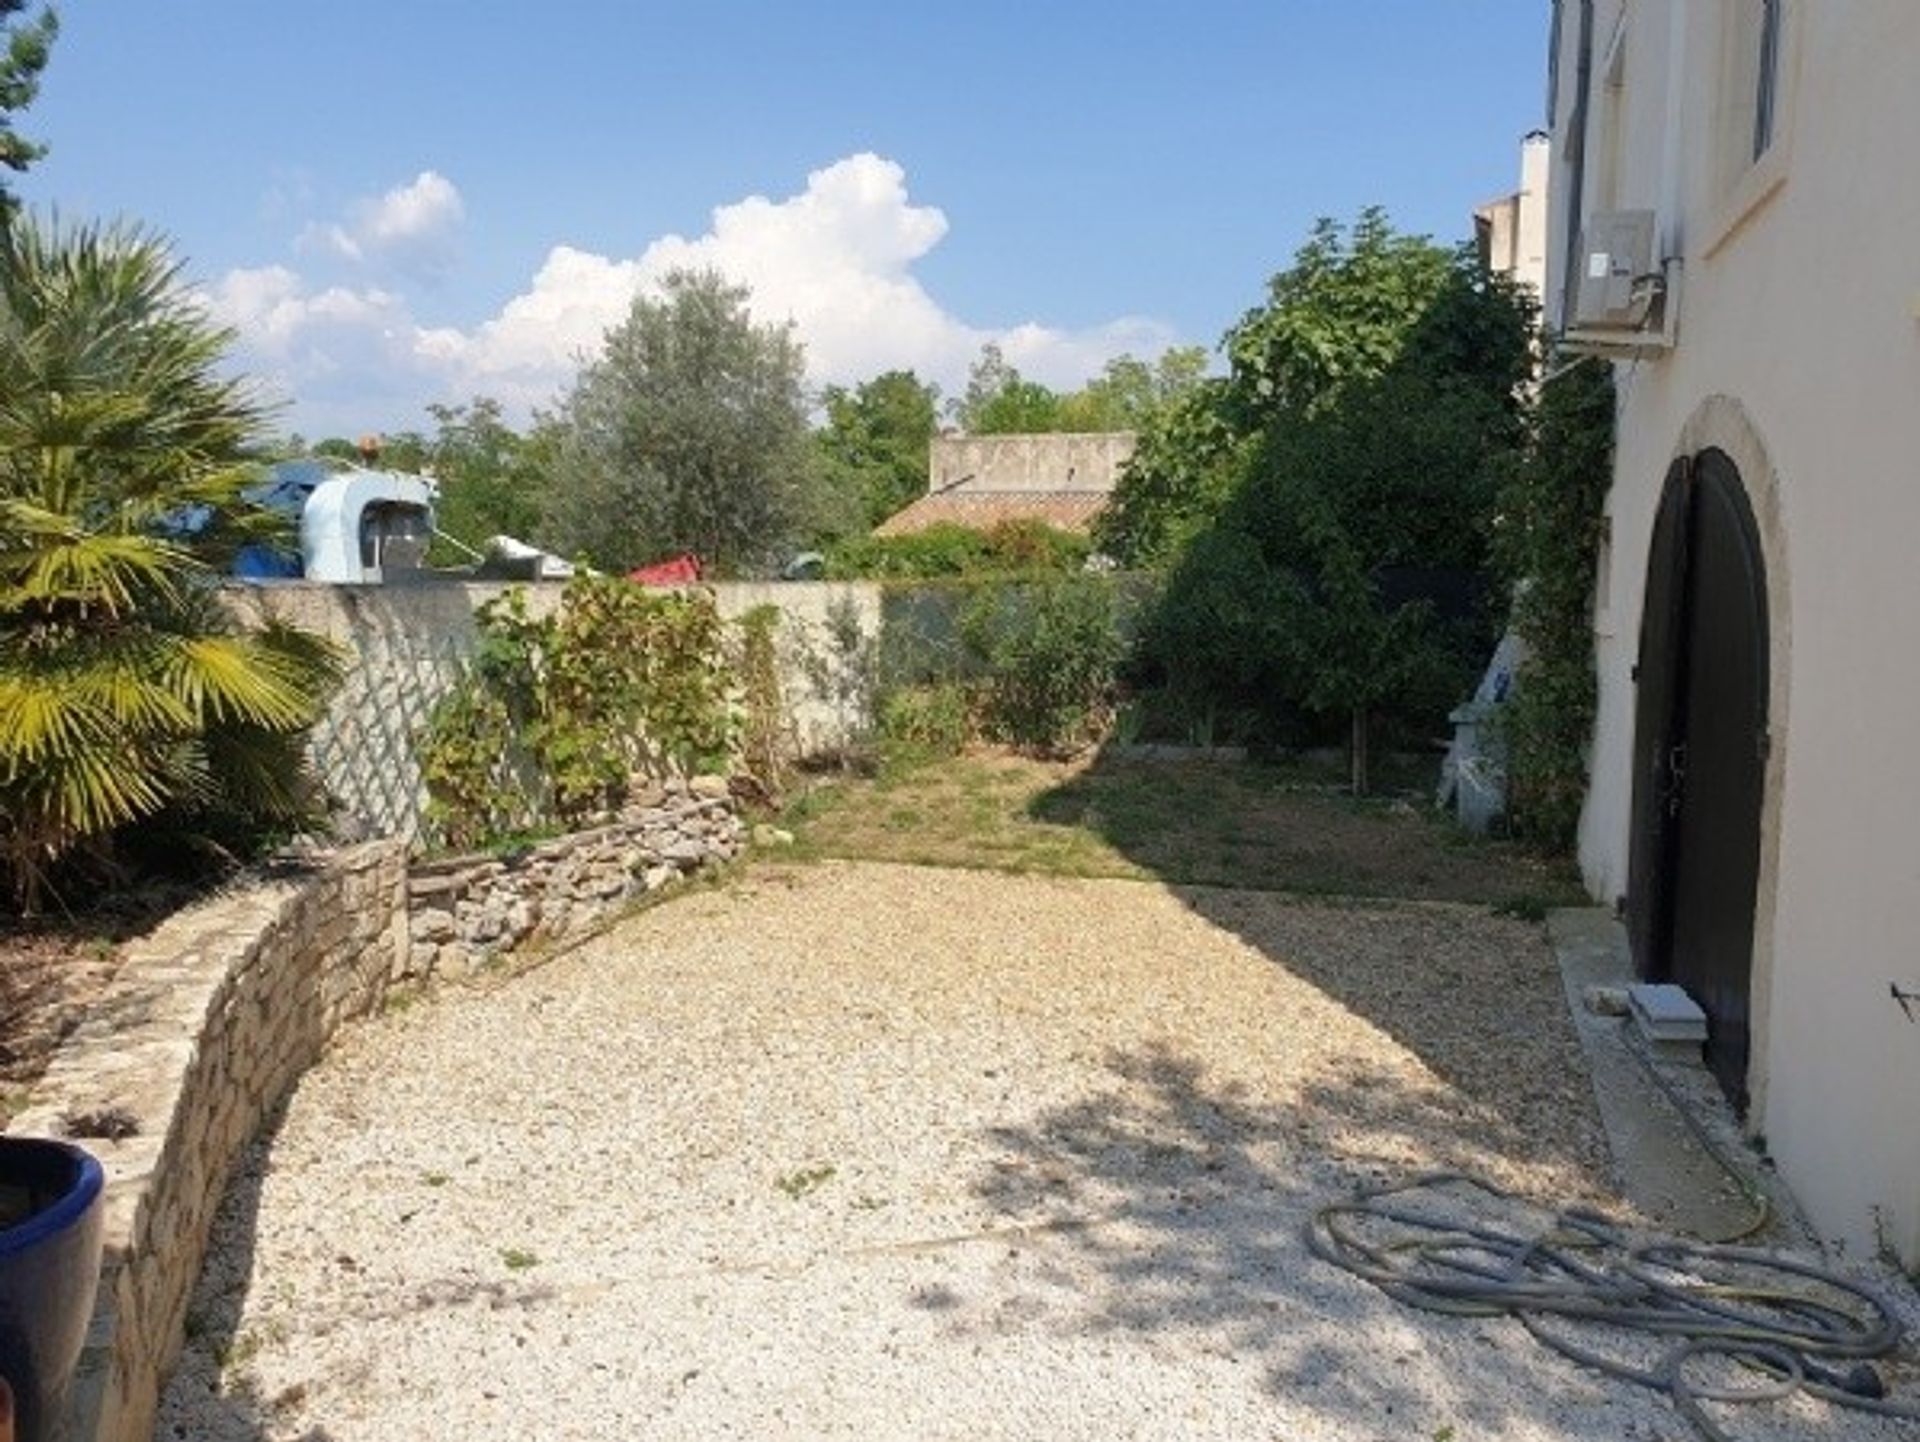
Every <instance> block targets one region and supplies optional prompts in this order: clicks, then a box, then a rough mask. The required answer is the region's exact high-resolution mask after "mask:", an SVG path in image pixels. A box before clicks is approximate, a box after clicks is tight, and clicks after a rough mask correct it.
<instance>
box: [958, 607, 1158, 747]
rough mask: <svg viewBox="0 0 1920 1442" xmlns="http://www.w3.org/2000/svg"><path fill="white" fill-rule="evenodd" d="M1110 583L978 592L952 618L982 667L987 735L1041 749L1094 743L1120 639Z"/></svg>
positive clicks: (1108, 712) (1109, 703) (1102, 724)
mask: <svg viewBox="0 0 1920 1442" xmlns="http://www.w3.org/2000/svg"><path fill="white" fill-rule="evenodd" d="M1119 622H1120V617H1119V609H1118V607H1117V605H1116V604H1115V595H1114V587H1113V585H1112V583H1111V582H1110V581H1108V580H1107V579H1105V578H1103V577H1099V576H1087V575H1081V576H1070V577H1065V578H1062V579H1060V580H1049V581H1039V582H1034V583H1032V584H1029V585H1022V586H1006V587H1001V588H997V589H995V590H991V591H983V592H982V593H981V594H980V595H979V596H977V597H976V598H975V600H974V602H973V604H972V605H970V606H969V607H968V608H967V610H966V612H965V613H964V614H963V615H962V616H961V619H960V632H961V636H962V638H963V640H964V641H965V643H966V646H967V649H968V650H969V651H970V652H971V653H972V654H973V655H974V656H975V657H976V658H978V660H979V661H980V663H981V664H982V666H983V668H984V671H985V681H984V683H983V687H982V722H983V726H984V729H985V731H986V733H987V735H988V736H990V737H992V738H993V739H995V740H1000V741H1006V742H1010V743H1011V744H1013V745H1016V746H1026V747H1031V748H1034V749H1037V750H1042V751H1062V750H1070V749H1073V748H1076V747H1079V746H1083V745H1086V744H1088V743H1090V742H1093V741H1096V740H1098V739H1099V737H1100V736H1101V735H1102V734H1103V733H1104V731H1105V729H1106V726H1107V725H1108V723H1109V721H1110V720H1111V718H1112V714H1113V702H1114V690H1115V683H1116V677H1117V675H1118V671H1119V666H1120V661H1121V657H1122V656H1123V655H1124V653H1125V649H1126V645H1125V641H1124V640H1123V638H1122V636H1121V631H1120V624H1119Z"/></svg>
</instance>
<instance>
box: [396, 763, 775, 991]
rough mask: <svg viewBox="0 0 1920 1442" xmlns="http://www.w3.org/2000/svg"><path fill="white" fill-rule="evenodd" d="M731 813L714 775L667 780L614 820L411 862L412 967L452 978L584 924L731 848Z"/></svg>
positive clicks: (725, 855)
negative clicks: (510, 849)
mask: <svg viewBox="0 0 1920 1442" xmlns="http://www.w3.org/2000/svg"><path fill="white" fill-rule="evenodd" d="M741 831H742V828H741V825H740V819H739V818H738V817H737V816H736V815H735V814H734V812H733V806H732V803H731V802H730V801H729V799H728V794H727V783H726V779H725V778H724V777H719V776H696V777H694V778H693V780H691V781H669V782H667V783H665V784H664V785H663V786H658V787H655V788H654V789H653V790H652V791H651V792H650V793H648V794H644V795H641V796H639V797H636V798H635V799H634V800H633V801H632V802H630V803H629V804H628V806H627V808H626V809H625V810H624V811H623V812H622V813H621V814H620V816H619V817H618V818H616V819H615V820H613V821H611V822H609V823H608V824H607V825H604V826H599V827H596V828H594V829H593V830H590V831H576V832H573V833H571V834H569V835H566V836H561V837H556V838H555V839H554V840H552V841H546V842H542V843H540V844H539V845H537V846H533V847H530V848H529V849H528V850H526V851H524V852H520V853H518V854H515V855H511V856H505V857H497V856H466V857H456V858H453V859H450V860H447V861H437V862H431V863H427V864H425V865H417V866H415V867H414V868H413V872H412V875H411V877H410V878H409V880H408V893H409V903H410V907H411V912H410V917H409V921H408V927H409V930H410V932H411V935H412V945H413V953H414V961H413V965H414V967H415V968H416V969H417V970H419V971H421V972H431V973H435V974H438V975H441V976H458V975H462V974H464V973H466V972H469V971H472V970H473V969H474V968H475V967H476V966H479V965H480V964H481V963H483V962H485V961H486V960H487V959H488V958H489V957H491V956H493V955H495V954H496V953H498V952H501V951H506V950H509V949H511V948H513V947H515V946H518V945H519V944H520V943H521V942H523V941H526V940H527V939H529V938H533V939H536V940H547V939H554V938H561V937H566V936H570V935H573V934H575V933H578V932H581V931H584V930H586V929H588V928H590V927H592V926H594V925H595V924H597V923H598V922H599V921H600V920H601V919H602V918H604V917H605V915H606V914H607V913H608V912H609V911H611V910H614V909H617V908H619V907H620V906H623V905H624V904H625V903H626V902H627V901H628V900H630V899H631V898H633V897H635V896H639V895H642V894H644V893H646V892H650V891H658V890H659V889H660V888H661V887H663V886H666V885H667V884H668V883H670V882H672V881H675V880H677V879H678V878H679V877H680V876H682V875H683V874H685V873H687V872H690V871H695V870H698V869H699V868H701V867H703V866H712V865H716V864H718V863H720V862H723V861H729V860H731V859H732V858H733V857H735V856H736V855H738V854H739V851H740V845H741Z"/></svg>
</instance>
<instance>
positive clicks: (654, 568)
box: [627, 551, 700, 586]
mask: <svg viewBox="0 0 1920 1442" xmlns="http://www.w3.org/2000/svg"><path fill="white" fill-rule="evenodd" d="M627 579H628V580H629V581H638V582H639V583H640V584H641V585H643V586H691V585H693V584H694V583H695V582H696V581H698V580H699V579H700V558H699V557H698V556H696V555H694V554H693V552H691V551H686V552H683V553H682V554H680V555H678V556H675V557H673V558H672V559H671V560H667V561H655V562H654V563H653V564H652V565H651V566H641V567H640V568H639V569H638V570H633V571H629V572H627Z"/></svg>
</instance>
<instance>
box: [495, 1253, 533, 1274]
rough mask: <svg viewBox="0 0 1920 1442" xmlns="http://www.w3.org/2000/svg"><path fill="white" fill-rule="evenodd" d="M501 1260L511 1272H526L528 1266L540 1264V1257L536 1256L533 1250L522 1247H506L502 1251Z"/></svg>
mask: <svg viewBox="0 0 1920 1442" xmlns="http://www.w3.org/2000/svg"><path fill="white" fill-rule="evenodd" d="M500 1260H501V1261H502V1262H503V1263H505V1264H506V1268H507V1270H508V1271H509V1272H524V1271H526V1270H527V1268H528V1267H537V1266H539V1265H540V1259H539V1258H538V1257H536V1256H534V1254H533V1253H532V1252H529V1251H525V1250H523V1249H522V1248H520V1247H507V1248H504V1249H503V1250H502V1251H501V1253H500Z"/></svg>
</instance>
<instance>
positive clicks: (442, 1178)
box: [420, 1172, 447, 1187]
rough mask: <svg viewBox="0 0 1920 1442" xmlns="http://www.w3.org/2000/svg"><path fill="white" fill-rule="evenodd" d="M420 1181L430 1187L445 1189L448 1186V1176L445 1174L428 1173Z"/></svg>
mask: <svg viewBox="0 0 1920 1442" xmlns="http://www.w3.org/2000/svg"><path fill="white" fill-rule="evenodd" d="M420 1180H421V1181H423V1182H425V1183H426V1184H427V1185H428V1186H430V1187H444V1186H445V1185H446V1184H447V1174H446V1173H445V1172H428V1173H427V1174H426V1175H425V1176H423V1177H422V1178H420Z"/></svg>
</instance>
